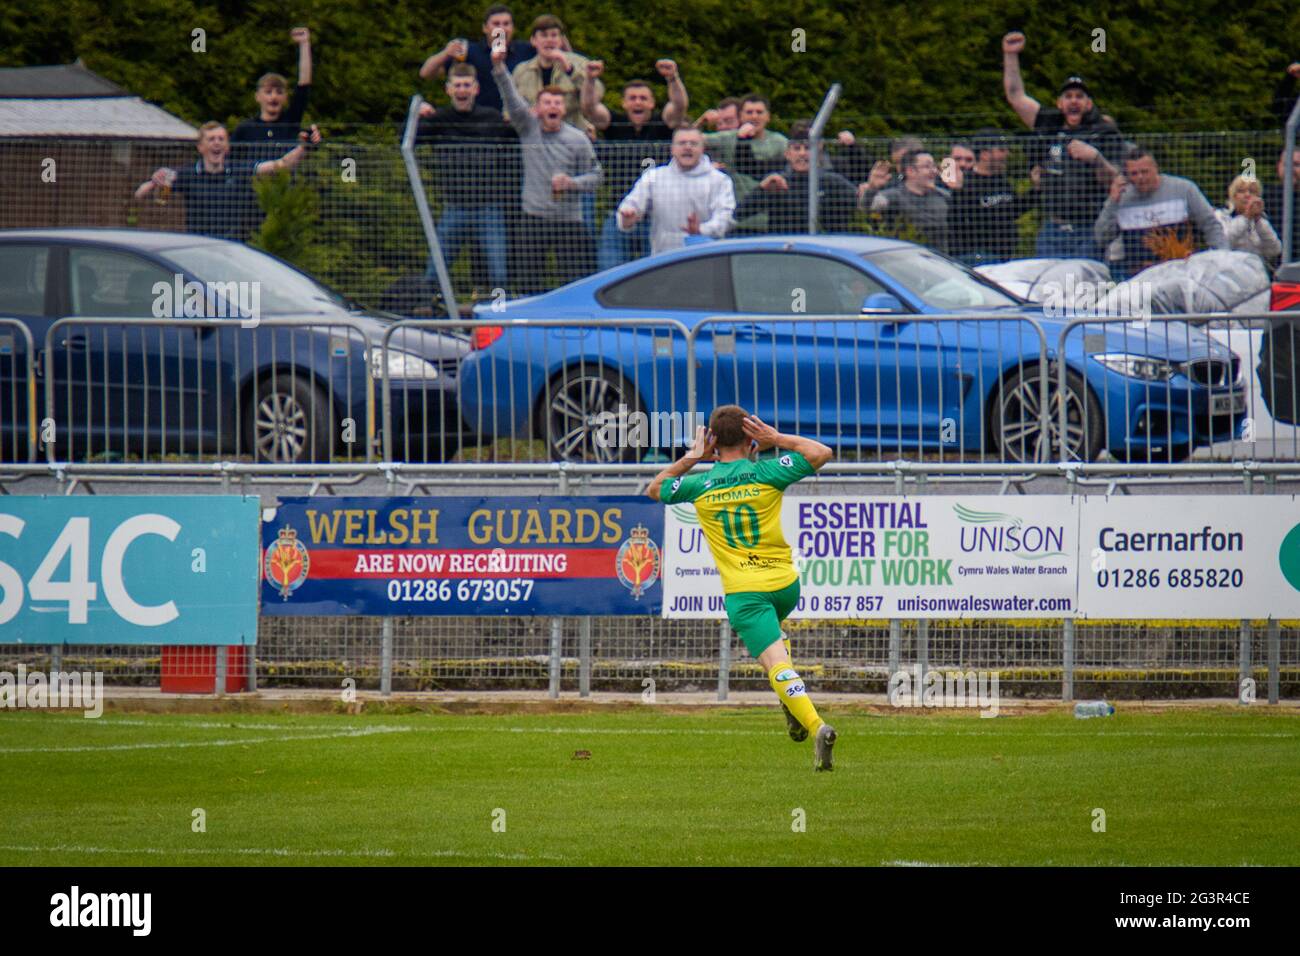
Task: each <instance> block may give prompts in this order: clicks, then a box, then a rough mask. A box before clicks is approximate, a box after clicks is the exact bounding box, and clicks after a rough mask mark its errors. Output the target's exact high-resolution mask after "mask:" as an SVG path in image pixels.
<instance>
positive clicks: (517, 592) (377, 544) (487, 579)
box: [262, 496, 663, 616]
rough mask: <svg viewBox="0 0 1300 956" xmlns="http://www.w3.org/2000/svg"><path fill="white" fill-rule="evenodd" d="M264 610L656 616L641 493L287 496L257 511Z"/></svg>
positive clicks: (659, 512)
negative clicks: (260, 520) (274, 506)
mask: <svg viewBox="0 0 1300 956" xmlns="http://www.w3.org/2000/svg"><path fill="white" fill-rule="evenodd" d="M263 518H264V520H263V528H262V543H263V555H262V582H263V583H262V613H263V614H271V615H285V614H288V615H314V614H320V615H329V614H373V615H385V616H387V615H405V614H429V615H441V614H445V615H462V614H464V615H468V614H483V615H503V614H554V615H610V614H658V613H659V612H660V608H661V605H662V592H661V588H662V584H661V582H660V572H661V570H662V567H661V564H662V561H661V551H660V545H661V542H662V530H663V508H662V506H660V505H655V504H654V503H652V502H650V501H649V500H648V499H646V498H639V497H632V496H601V497H567V496H566V497H501V498H497V497H493V498H409V497H408V498H387V497H385V498H286V499H283V500H282V502H281V504H280V507H279V508H278V509H275V510H274V511H268V513H267V514H265V515H264V516H263Z"/></svg>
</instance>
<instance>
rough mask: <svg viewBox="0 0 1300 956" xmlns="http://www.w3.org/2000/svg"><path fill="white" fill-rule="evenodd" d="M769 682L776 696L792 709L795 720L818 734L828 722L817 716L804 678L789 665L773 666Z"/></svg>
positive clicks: (768, 677)
mask: <svg viewBox="0 0 1300 956" xmlns="http://www.w3.org/2000/svg"><path fill="white" fill-rule="evenodd" d="M767 682H768V683H769V684H771V685H772V690H774V691H776V696H777V697H778V698H779V699H780V700H781V702H782V703H784V704H785V706H786V707H788V708H790V713H792V714H794V719H795V720H797V721H799V723H801V724H802V725H803V727H804V729H805V730H807V731H808V733H810V734H815V733H817V728H819V727H820V726H821V725H822V724H824V723H826V721H824V720H822V719H821V717H819V716H818V715H817V708H816V707H814V706H813V702H812V700H811V699H809V697H808V691H807V690H805V689H804V686H803V678H802V677H800V676H799V673H798V671H796V670H795V669H794V668H793V667H792V666H791V665H790V664H789V663H781V664H773V665H772V669H771V670H770V671H768V672H767Z"/></svg>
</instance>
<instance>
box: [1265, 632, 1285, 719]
mask: <svg viewBox="0 0 1300 956" xmlns="http://www.w3.org/2000/svg"><path fill="white" fill-rule="evenodd" d="M1281 658H1282V628H1281V625H1279V624H1278V622H1277V618H1272V619H1270V620H1269V622H1268V702H1269V703H1270V704H1276V703H1277V699H1278V690H1279V688H1278V684H1279V683H1280V682H1279V680H1278V676H1279V675H1278V671H1279V669H1280V668H1279V664H1280V663H1281Z"/></svg>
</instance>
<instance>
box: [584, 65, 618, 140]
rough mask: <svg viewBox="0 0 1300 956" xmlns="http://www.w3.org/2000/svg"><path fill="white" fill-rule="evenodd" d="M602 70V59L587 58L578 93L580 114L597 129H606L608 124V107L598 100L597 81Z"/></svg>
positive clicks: (603, 68)
mask: <svg viewBox="0 0 1300 956" xmlns="http://www.w3.org/2000/svg"><path fill="white" fill-rule="evenodd" d="M604 72H605V61H604V60H588V61H587V72H586V74H585V75H584V76H583V78H582V90H581V91H580V92H579V94H578V104H579V105H580V106H581V107H582V115H583V116H585V117H586V118H587V120H588V122H590V123H591V125H592V126H594V127H596V129H598V130H607V129H609V124H610V115H609V108H608V107H607V106H605V104H604V103H602V102H601V101H600V86H599V84H598V83H597V81H598V80H599V78H600V75H601V74H602V73H604Z"/></svg>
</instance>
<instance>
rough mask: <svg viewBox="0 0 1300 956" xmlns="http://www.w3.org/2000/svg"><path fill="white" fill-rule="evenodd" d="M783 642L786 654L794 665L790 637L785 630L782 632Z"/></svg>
mask: <svg viewBox="0 0 1300 956" xmlns="http://www.w3.org/2000/svg"><path fill="white" fill-rule="evenodd" d="M781 643H782V644H784V645H785V656H786V657H788V658H790V664H791V665H792V666H793V665H794V655H793V654H792V653H790V638H788V637H786V636H785V631H782V632H781Z"/></svg>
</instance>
